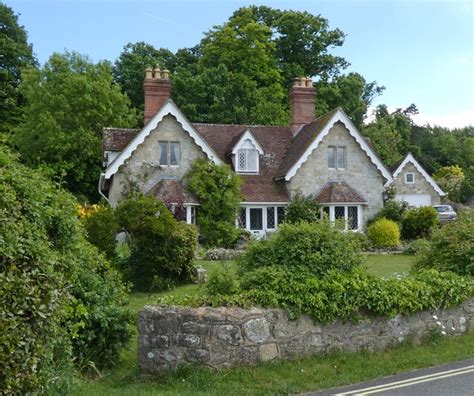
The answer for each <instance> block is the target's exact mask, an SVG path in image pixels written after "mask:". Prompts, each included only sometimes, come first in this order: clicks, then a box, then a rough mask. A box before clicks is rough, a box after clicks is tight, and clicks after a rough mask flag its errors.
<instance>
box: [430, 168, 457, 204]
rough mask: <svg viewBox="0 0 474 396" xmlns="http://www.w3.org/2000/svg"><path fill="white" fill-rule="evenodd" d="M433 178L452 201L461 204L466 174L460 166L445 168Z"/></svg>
mask: <svg viewBox="0 0 474 396" xmlns="http://www.w3.org/2000/svg"><path fill="white" fill-rule="evenodd" d="M433 178H434V179H435V180H436V182H437V183H438V184H439V186H440V187H441V189H442V190H443V191H444V192H445V193H447V194H448V198H449V199H450V200H452V201H455V202H459V198H460V196H459V194H460V192H461V186H462V184H463V181H464V172H463V170H462V168H461V167H460V166H458V165H453V166H443V167H442V168H439V169H438V170H437V171H436V173H434V174H433Z"/></svg>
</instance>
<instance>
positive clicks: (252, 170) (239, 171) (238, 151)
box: [236, 148, 259, 173]
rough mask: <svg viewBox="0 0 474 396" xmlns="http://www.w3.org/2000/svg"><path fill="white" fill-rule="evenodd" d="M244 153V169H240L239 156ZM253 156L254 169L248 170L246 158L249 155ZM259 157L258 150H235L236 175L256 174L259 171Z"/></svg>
mask: <svg viewBox="0 0 474 396" xmlns="http://www.w3.org/2000/svg"><path fill="white" fill-rule="evenodd" d="M242 152H243V153H244V156H245V168H241V167H240V154H241V153H242ZM251 153H252V154H253V155H255V168H249V166H248V163H249V161H248V157H249V155H251ZM258 157H259V155H258V150H257V149H255V148H253V149H249V148H240V149H238V150H237V158H236V164H237V173H258V171H259V158H258Z"/></svg>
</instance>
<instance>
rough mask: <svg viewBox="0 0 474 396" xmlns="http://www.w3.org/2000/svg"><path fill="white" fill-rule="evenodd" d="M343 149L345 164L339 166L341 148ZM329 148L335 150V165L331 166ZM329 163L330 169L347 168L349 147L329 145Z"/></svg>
mask: <svg viewBox="0 0 474 396" xmlns="http://www.w3.org/2000/svg"><path fill="white" fill-rule="evenodd" d="M341 149H342V150H343V153H344V154H343V157H344V164H343V166H339V165H338V163H339V154H338V152H339V150H341ZM329 150H333V153H334V156H333V159H334V166H333V167H332V166H329ZM327 164H328V169H330V170H345V169H347V148H346V146H332V145H331V146H328V151H327Z"/></svg>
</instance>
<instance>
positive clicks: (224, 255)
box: [204, 248, 244, 260]
mask: <svg viewBox="0 0 474 396" xmlns="http://www.w3.org/2000/svg"><path fill="white" fill-rule="evenodd" d="M243 253H244V251H243V250H236V249H224V248H215V249H209V250H208V251H207V252H206V254H205V255H204V260H235V259H237V258H239V257H240V256H241V255H242V254H243Z"/></svg>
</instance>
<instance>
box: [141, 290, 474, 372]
mask: <svg viewBox="0 0 474 396" xmlns="http://www.w3.org/2000/svg"><path fill="white" fill-rule="evenodd" d="M473 325H474V299H470V300H468V301H466V302H465V303H464V304H462V305H461V306H459V307H455V308H452V309H447V310H433V311H424V312H420V313H417V314H415V315H412V316H402V315H399V316H397V317H395V318H393V319H387V318H384V317H380V318H373V319H370V320H369V319H367V320H364V321H361V322H359V323H345V324H344V323H341V322H339V321H336V322H334V323H333V324H329V325H318V324H314V323H313V322H312V320H311V319H309V318H308V317H306V316H302V317H301V318H299V319H297V320H293V321H292V320H289V319H288V316H287V314H286V313H285V311H283V310H280V309H261V308H252V309H248V310H245V309H240V308H226V307H221V308H210V307H201V308H184V307H162V306H153V305H147V306H145V308H144V309H143V310H142V311H141V312H140V315H139V319H138V366H139V370H140V373H141V374H159V373H162V372H165V371H168V370H173V369H176V368H177V367H178V366H180V365H182V364H189V363H193V364H198V365H203V366H208V367H213V368H224V367H231V366H234V365H253V364H256V363H258V362H262V361H269V360H273V359H284V358H290V357H301V356H305V355H311V354H316V353H322V352H328V351H331V350H346V351H357V350H360V349H380V348H384V347H387V346H388V345H390V344H394V343H399V342H402V341H404V340H405V339H406V338H407V337H408V336H413V337H414V338H415V339H419V338H420V337H421V336H423V335H424V334H426V333H428V332H429V331H430V330H431V329H437V331H440V332H441V331H445V332H446V333H447V335H455V334H461V333H464V332H466V331H468V330H469V328H470V327H471V329H472V327H473Z"/></svg>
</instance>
